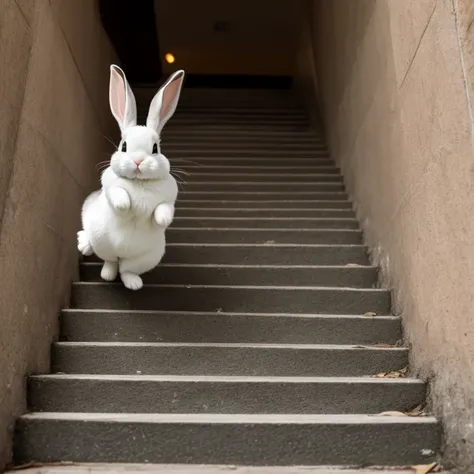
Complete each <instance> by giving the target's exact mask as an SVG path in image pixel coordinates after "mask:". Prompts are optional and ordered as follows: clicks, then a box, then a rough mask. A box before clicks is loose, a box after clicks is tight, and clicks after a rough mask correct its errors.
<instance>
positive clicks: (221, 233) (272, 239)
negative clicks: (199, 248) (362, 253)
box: [166, 224, 362, 245]
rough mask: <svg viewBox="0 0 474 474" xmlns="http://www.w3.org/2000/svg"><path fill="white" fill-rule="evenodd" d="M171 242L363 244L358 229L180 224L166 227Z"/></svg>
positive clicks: (167, 236)
mask: <svg viewBox="0 0 474 474" xmlns="http://www.w3.org/2000/svg"><path fill="white" fill-rule="evenodd" d="M166 239H167V241H168V242H170V243H191V242H192V243H196V244H197V243H227V244H265V243H268V244H273V243H277V244H326V245H349V244H356V245H357V244H361V243H362V233H361V231H359V230H355V229H343V230H341V229H285V228H281V227H280V228H272V229H258V228H254V227H250V224H247V226H246V227H245V228H242V227H241V228H229V227H217V226H214V227H212V228H199V227H177V226H176V224H175V225H174V226H173V227H170V228H168V229H167V231H166Z"/></svg>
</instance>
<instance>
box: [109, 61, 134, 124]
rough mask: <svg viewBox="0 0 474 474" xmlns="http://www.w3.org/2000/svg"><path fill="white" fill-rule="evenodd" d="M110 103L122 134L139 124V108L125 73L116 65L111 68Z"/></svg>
mask: <svg viewBox="0 0 474 474" xmlns="http://www.w3.org/2000/svg"><path fill="white" fill-rule="evenodd" d="M109 102H110V110H111V111H112V114H113V116H114V117H115V120H117V122H118V124H119V127H120V130H122V132H123V131H124V130H125V129H127V128H128V127H131V126H133V125H136V124H137V106H136V103H135V96H134V95H133V92H132V89H130V86H129V85H128V82H127V78H126V76H125V73H124V72H123V71H122V69H120V68H119V67H118V66H116V65H115V64H112V65H111V66H110V86H109Z"/></svg>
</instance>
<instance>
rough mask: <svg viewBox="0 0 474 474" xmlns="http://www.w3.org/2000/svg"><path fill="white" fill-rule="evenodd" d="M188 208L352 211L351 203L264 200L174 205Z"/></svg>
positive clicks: (180, 201) (182, 201) (197, 201)
mask: <svg viewBox="0 0 474 474" xmlns="http://www.w3.org/2000/svg"><path fill="white" fill-rule="evenodd" d="M183 207H184V208H189V207H193V208H196V207H199V208H201V209H203V211H205V210H206V209H209V208H212V209H235V208H251V209H263V210H265V211H271V210H275V211H279V210H285V211H286V210H288V209H295V210H300V211H302V212H306V211H308V210H313V209H314V210H320V209H345V210H352V203H351V202H350V201H314V200H304V199H296V200H291V199H289V200H286V201H281V200H264V199H261V200H259V201H249V200H246V201H237V200H232V199H230V200H219V201H217V200H215V199H194V200H193V199H186V198H185V197H184V198H183V197H180V198H179V199H178V201H177V203H176V208H177V209H179V208H183Z"/></svg>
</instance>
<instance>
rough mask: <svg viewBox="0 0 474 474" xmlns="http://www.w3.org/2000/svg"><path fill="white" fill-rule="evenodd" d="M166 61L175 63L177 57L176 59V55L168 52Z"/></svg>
mask: <svg viewBox="0 0 474 474" xmlns="http://www.w3.org/2000/svg"><path fill="white" fill-rule="evenodd" d="M165 61H166V62H167V63H168V64H173V63H174V62H175V61H176V59H175V57H174V55H172V54H171V53H166V54H165Z"/></svg>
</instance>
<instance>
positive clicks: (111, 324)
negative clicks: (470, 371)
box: [60, 309, 402, 345]
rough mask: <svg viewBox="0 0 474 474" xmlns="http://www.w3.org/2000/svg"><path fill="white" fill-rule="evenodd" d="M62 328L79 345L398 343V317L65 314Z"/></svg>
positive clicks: (65, 338) (154, 312)
mask: <svg viewBox="0 0 474 474" xmlns="http://www.w3.org/2000/svg"><path fill="white" fill-rule="evenodd" d="M127 322H130V323H134V325H133V326H132V327H130V325H129V324H128V323H127ZM60 324H61V336H62V339H61V340H63V341H77V342H87V341H89V342H94V341H102V342H104V341H116V342H118V341H129V342H133V341H140V342H157V341H163V342H229V343H240V342H246V343H257V344H260V343H264V344H265V343H274V344H275V343H276V344H279V343H282V344H318V343H320V344H336V343H337V344H345V345H347V344H357V345H361V344H366V345H371V344H372V345H373V344H396V343H397V342H398V341H399V340H400V339H401V338H402V332H401V324H400V318H399V317H397V316H370V317H369V316H360V315H359V316H358V315H355V316H352V315H317V314H302V315H301V317H300V315H297V314H288V313H275V314H271V313H229V312H224V311H222V312H219V313H217V312H216V311H214V312H198V311H160V310H143V311H140V310H124V309H118V310H107V309H104V310H99V309H89V310H80V309H65V310H63V311H62V312H61V319H60Z"/></svg>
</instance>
